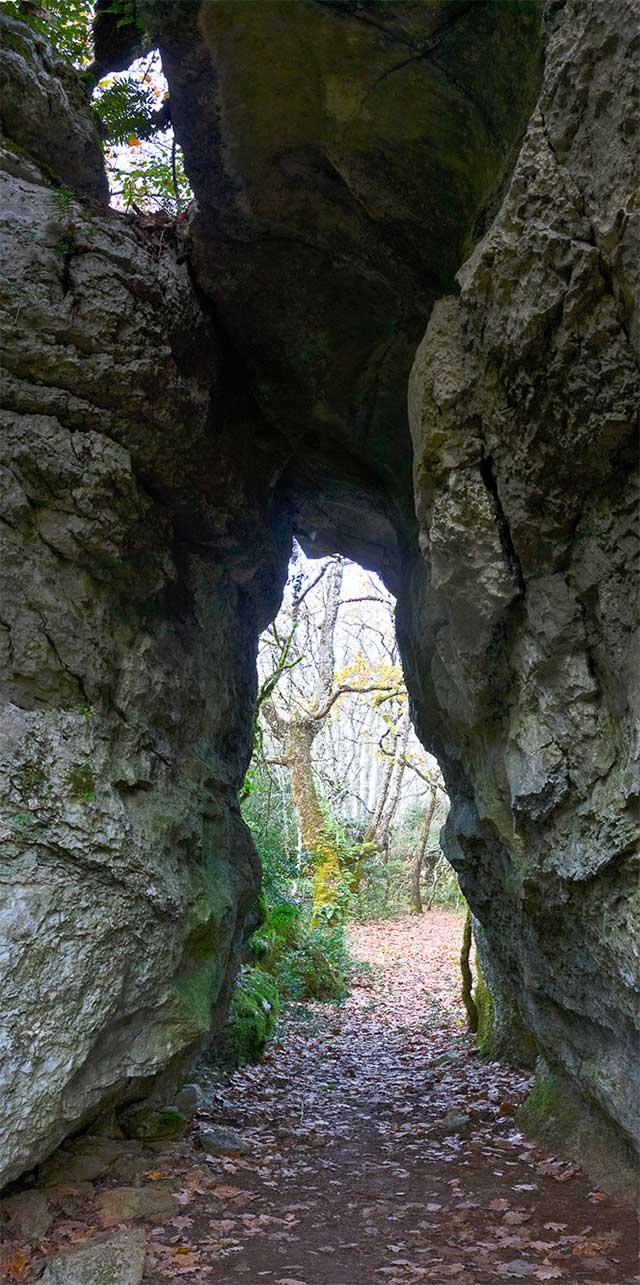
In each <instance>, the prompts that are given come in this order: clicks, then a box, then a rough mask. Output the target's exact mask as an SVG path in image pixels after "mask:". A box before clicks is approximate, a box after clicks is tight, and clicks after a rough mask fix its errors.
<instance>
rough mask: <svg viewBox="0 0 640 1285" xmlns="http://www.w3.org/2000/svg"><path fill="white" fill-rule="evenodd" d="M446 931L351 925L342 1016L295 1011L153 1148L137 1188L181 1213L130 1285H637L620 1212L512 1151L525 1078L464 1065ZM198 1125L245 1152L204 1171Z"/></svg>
mask: <svg viewBox="0 0 640 1285" xmlns="http://www.w3.org/2000/svg"><path fill="white" fill-rule="evenodd" d="M461 932H462V920H461V918H460V917H459V916H458V915H456V914H452V913H449V912H446V911H431V912H430V913H428V914H426V915H424V916H423V917H421V918H414V917H412V916H405V917H404V918H402V919H398V920H393V921H386V922H383V923H369V924H361V925H357V926H353V927H352V929H351V930H350V934H351V939H352V948H353V950H354V952H355V954H356V955H357V956H358V957H359V958H360V959H361V960H362V961H363V962H365V963H367V964H368V965H369V966H370V970H369V971H366V972H362V973H360V974H359V975H358V977H357V979H356V984H355V986H354V989H353V992H352V994H351V996H350V998H349V999H348V1000H347V1001H346V1002H345V1003H343V1004H341V1005H339V1006H335V1005H321V1004H306V1005H304V1006H302V1005H299V1006H293V1008H292V1010H291V1012H290V1013H289V1015H288V1017H287V1020H286V1021H284V1022H282V1023H281V1027H280V1030H279V1034H278V1037H277V1040H276V1042H274V1044H273V1045H272V1046H271V1049H270V1050H269V1052H268V1054H267V1057H266V1059H265V1061H264V1062H263V1063H262V1064H261V1065H260V1066H257V1067H256V1066H251V1067H245V1068H243V1069H242V1070H240V1071H238V1072H236V1073H235V1074H233V1075H231V1076H229V1077H227V1078H226V1079H225V1080H224V1082H222V1083H221V1082H220V1080H219V1077H217V1078H214V1077H212V1078H211V1079H210V1080H209V1081H207V1077H206V1076H205V1077H204V1081H205V1087H207V1093H208V1103H207V1107H206V1109H202V1110H201V1112H200V1113H199V1119H198V1121H197V1122H196V1123H195V1124H194V1129H193V1136H192V1137H189V1138H186V1139H184V1140H182V1141H181V1142H180V1143H176V1144H173V1145H171V1144H166V1145H156V1146H155V1150H154V1149H151V1150H150V1151H149V1157H148V1164H147V1166H146V1172H143V1173H142V1175H141V1177H140V1178H139V1179H138V1182H139V1183H140V1185H148V1184H151V1185H155V1183H156V1182H157V1181H160V1180H161V1181H162V1182H163V1184H164V1183H170V1184H171V1187H170V1189H171V1190H172V1191H173V1194H174V1195H175V1197H176V1199H177V1202H178V1204H179V1205H180V1206H182V1208H181V1209H180V1213H178V1214H176V1215H174V1216H173V1217H167V1219H166V1220H165V1221H163V1220H162V1219H160V1221H159V1222H158V1221H157V1217H156V1218H154V1219H153V1226H151V1224H150V1223H147V1224H146V1225H147V1226H148V1229H149V1230H148V1234H149V1241H148V1244H147V1254H146V1265H145V1277H144V1281H145V1285H161V1283H162V1282H164V1281H171V1280H176V1281H184V1282H186V1285H199V1283H200V1285H203V1283H206V1285H208V1283H209V1282H212V1283H213V1285H232V1283H237V1282H242V1281H243V1280H244V1281H246V1282H247V1285H254V1283H257V1282H265V1283H266V1285H375V1282H376V1281H379V1282H381V1283H382V1282H384V1285H411V1282H421V1281H427V1282H436V1285H437V1283H438V1282H440V1285H445V1283H446V1282H454V1283H455V1282H461V1283H462V1285H464V1283H465V1282H467V1285H490V1282H494V1285H495V1282H500V1281H502V1282H505V1281H506V1282H508V1281H510V1280H513V1281H530V1282H532V1283H533V1285H535V1282H538V1281H557V1282H560V1285H595V1281H596V1280H597V1282H598V1283H599V1285H627V1283H629V1285H630V1283H631V1282H632V1281H635V1280H637V1279H638V1278H637V1276H636V1275H635V1273H636V1272H637V1260H636V1256H635V1247H636V1239H635V1226H634V1219H633V1216H632V1214H631V1213H630V1211H628V1210H625V1209H624V1208H623V1207H621V1206H619V1205H617V1204H616V1202H614V1201H611V1200H608V1199H607V1198H606V1197H604V1198H603V1196H604V1193H601V1192H598V1191H597V1190H595V1189H594V1188H593V1185H592V1184H589V1183H588V1182H587V1180H586V1179H585V1178H584V1176H583V1175H581V1174H580V1173H579V1172H578V1171H577V1170H576V1168H575V1166H574V1165H572V1164H570V1163H568V1162H567V1161H566V1160H563V1159H562V1158H560V1157H557V1156H549V1155H547V1154H544V1153H542V1152H541V1151H540V1150H539V1149H538V1148H537V1147H536V1145H535V1144H534V1143H532V1142H531V1141H529V1140H528V1139H526V1138H525V1137H524V1136H523V1135H522V1134H521V1133H520V1132H519V1130H518V1128H517V1124H516V1122H515V1121H514V1114H515V1112H516V1111H517V1108H518V1106H519V1104H520V1103H521V1102H522V1100H523V1098H524V1097H525V1095H526V1093H527V1091H528V1088H529V1086H530V1083H531V1081H530V1078H529V1077H528V1076H527V1075H524V1074H521V1073H520V1072H517V1071H514V1070H511V1069H509V1068H508V1067H505V1066H503V1065H501V1064H498V1063H489V1062H483V1061H482V1060H481V1059H479V1058H478V1057H477V1055H476V1053H475V1049H474V1048H473V1045H472V1042H471V1040H470V1039H469V1037H468V1036H467V1035H466V1033H465V1024H464V1010H463V1008H462V1005H461V1003H460V1001H459V997H458V991H459V977H458V964H457V956H458V950H459V942H460V937H461ZM208 1123H209V1124H210V1123H215V1125H216V1126H224V1127H229V1128H232V1129H235V1130H237V1131H238V1132H239V1133H240V1134H241V1136H242V1137H243V1138H244V1139H245V1141H246V1142H247V1143H248V1144H249V1146H250V1151H249V1153H248V1154H247V1155H243V1156H242V1157H233V1159H231V1158H229V1157H224V1156H219V1157H215V1156H207V1158H206V1160H203V1155H202V1151H201V1150H200V1151H198V1149H197V1136H198V1127H199V1125H206V1124H208ZM113 1181H114V1179H112V1178H110V1177H109V1173H108V1172H107V1174H105V1175H104V1176H103V1177H102V1178H100V1179H99V1180H97V1181H96V1182H95V1183H93V1184H88V1183H85V1184H83V1190H82V1191H80V1192H78V1197H77V1212H76V1211H74V1218H73V1219H72V1220H70V1219H69V1217H66V1218H65V1216H64V1215H63V1214H62V1213H61V1214H60V1216H59V1217H58V1218H57V1220H54V1223H53V1225H52V1227H51V1228H50V1229H49V1232H48V1234H47V1241H46V1242H42V1243H36V1244H28V1243H25V1242H22V1243H17V1244H12V1243H10V1242H8V1243H7V1248H6V1251H5V1263H6V1264H7V1267H8V1271H9V1273H11V1272H13V1275H11V1274H9V1277H8V1279H9V1280H12V1279H18V1280H23V1281H25V1282H27V1285H28V1282H31V1281H35V1280H37V1279H38V1276H39V1275H40V1274H41V1272H42V1268H43V1266H44V1263H45V1260H46V1258H47V1257H49V1256H50V1255H51V1254H53V1253H54V1252H58V1249H59V1248H60V1245H63V1244H66V1245H68V1244H69V1243H70V1242H72V1241H73V1242H75V1241H78V1240H80V1241H81V1240H82V1239H83V1236H86V1237H90V1236H92V1235H94V1234H95V1232H96V1223H97V1218H96V1205H95V1203H94V1196H95V1195H97V1194H98V1193H99V1191H100V1190H101V1189H104V1188H105V1186H109V1185H110V1184H112V1183H113ZM68 1208H69V1206H68V1203H67V1209H68ZM141 1221H142V1225H145V1223H144V1220H141ZM10 1255H13V1257H11V1256H10ZM0 1256H1V1255H0ZM5 1270H6V1269H5ZM19 1273H22V1275H20V1274H19Z"/></svg>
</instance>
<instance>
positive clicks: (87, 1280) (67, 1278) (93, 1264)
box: [42, 1229, 144, 1285]
mask: <svg viewBox="0 0 640 1285" xmlns="http://www.w3.org/2000/svg"><path fill="white" fill-rule="evenodd" d="M143 1271H144V1232H143V1231H138V1230H137V1229H132V1230H131V1231H124V1232H118V1233H117V1235H113V1236H111V1235H109V1236H96V1237H95V1238H94V1239H93V1240H90V1241H88V1242H87V1241H85V1243H84V1244H82V1245H74V1246H72V1248H70V1249H66V1250H63V1251H62V1253H60V1254H56V1255H55V1257H54V1258H50V1259H49V1260H48V1262H47V1266H46V1269H45V1272H44V1275H43V1277H42V1285H140V1282H141V1281H142V1273H143Z"/></svg>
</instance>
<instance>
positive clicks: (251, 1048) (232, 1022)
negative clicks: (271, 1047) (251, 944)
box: [216, 966, 280, 1066]
mask: <svg viewBox="0 0 640 1285" xmlns="http://www.w3.org/2000/svg"><path fill="white" fill-rule="evenodd" d="M279 1012H280V1001H279V997H278V988H277V986H276V983H275V982H274V980H273V978H272V977H270V976H269V974H268V973H265V972H264V971H263V970H262V969H261V968H258V967H256V966H249V967H247V968H243V969H242V971H241V973H240V976H239V978H238V984H237V986H236V989H235V991H234V993H233V998H232V1000H231V1005H230V1008H229V1018H228V1021H227V1025H226V1027H225V1029H224V1031H223V1033H222V1038H221V1041H220V1044H219V1046H218V1048H217V1050H216V1052H217V1054H218V1059H219V1060H220V1061H221V1062H222V1063H223V1064H225V1065H227V1066H243V1065H244V1064H245V1063H246V1062H259V1061H260V1060H261V1059H262V1058H263V1057H264V1054H265V1050H266V1047H267V1044H268V1042H269V1040H270V1039H271V1036H272V1035H273V1032H274V1030H275V1025H276V1021H277V1018H278V1013H279Z"/></svg>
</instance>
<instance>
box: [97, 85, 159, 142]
mask: <svg viewBox="0 0 640 1285" xmlns="http://www.w3.org/2000/svg"><path fill="white" fill-rule="evenodd" d="M93 107H94V111H95V113H96V115H97V117H98V120H99V121H100V124H101V126H102V132H103V135H104V137H105V138H106V139H108V140H109V142H110V143H128V142H129V141H130V139H132V138H134V139H141V138H145V139H148V138H151V137H152V136H153V134H154V131H155V126H154V124H153V121H152V114H153V112H155V110H156V100H155V98H154V95H153V91H152V89H150V87H149V85H148V84H145V83H144V81H140V80H138V79H136V77H134V76H129V75H126V76H118V77H114V78H113V80H111V82H110V84H108V85H106V86H105V88H104V89H101V88H100V87H98V89H97V91H96V94H95V96H94V99H93Z"/></svg>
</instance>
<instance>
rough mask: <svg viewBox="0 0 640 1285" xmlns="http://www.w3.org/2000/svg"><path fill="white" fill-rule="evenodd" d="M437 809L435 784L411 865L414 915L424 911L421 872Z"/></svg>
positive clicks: (412, 909) (412, 910)
mask: <svg viewBox="0 0 640 1285" xmlns="http://www.w3.org/2000/svg"><path fill="white" fill-rule="evenodd" d="M435 810H436V787H435V785H433V786H432V787H431V797H430V799H429V802H428V803H427V806H426V810H425V814H424V817H423V819H422V825H421V827H420V838H419V840H418V852H417V854H416V856H415V857H414V860H413V865H412V867H411V913H412V914H414V915H421V914H422V911H423V906H422V896H421V893H420V874H421V872H422V863H423V861H424V854H425V852H426V851H427V844H428V842H429V831H430V829H431V822H432V821H433V814H434V812H435ZM430 909H431V906H429V910H430Z"/></svg>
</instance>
